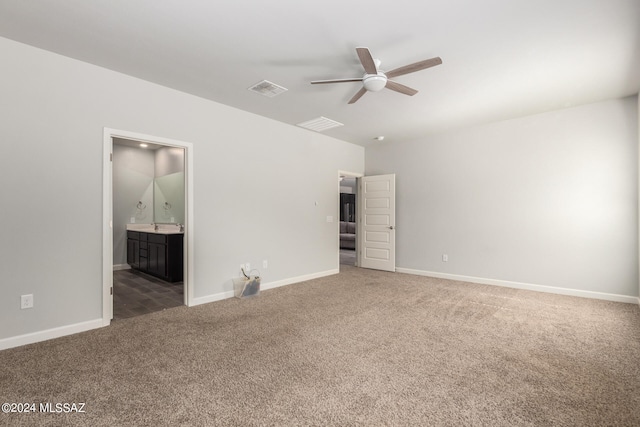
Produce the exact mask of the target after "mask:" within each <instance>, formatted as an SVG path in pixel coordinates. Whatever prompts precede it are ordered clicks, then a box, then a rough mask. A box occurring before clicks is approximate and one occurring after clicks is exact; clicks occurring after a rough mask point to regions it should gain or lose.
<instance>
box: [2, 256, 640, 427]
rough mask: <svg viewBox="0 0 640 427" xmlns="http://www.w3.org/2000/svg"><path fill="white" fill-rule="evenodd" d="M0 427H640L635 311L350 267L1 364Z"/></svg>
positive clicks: (119, 326)
mask: <svg viewBox="0 0 640 427" xmlns="http://www.w3.org/2000/svg"><path fill="white" fill-rule="evenodd" d="M0 396H1V398H0V400H1V401H2V402H22V403H26V402H35V403H36V404H38V405H39V403H41V402H50V403H53V404H55V403H81V402H82V403H86V406H85V408H84V410H85V411H86V412H85V413H79V414H78V413H71V414H53V413H30V414H1V413H0V425H11V426H18V425H39V426H40V425H52V426H54V425H55V426H57V425H91V426H121V425H127V426H142V425H151V426H156V425H172V426H173V425H189V426H191V425H201V426H216V425H233V426H236V425H237V426H272V425H277V426H301V425H302V426H305V425H309V426H311V425H313V426H353V425H362V426H380V425H392V426H407V425H414V426H441V425H442V426H444V425H446V426H461V425H469V426H604V425H606V426H615V425H619V426H637V425H640V309H639V308H638V306H636V305H631V304H622V303H613V302H606V301H598V300H589V299H582V298H575V297H567V296H559V295H551V294H542V293H535V292H529V291H521V290H515V289H508V288H500V287H492V286H485V285H477V284H468V283H461V282H453V281H446V280H440V279H430V278H425V277H418V276H410V275H405V274H399V273H395V274H393V273H384V272H375V271H370V270H364V269H358V268H355V267H348V266H343V267H342V268H341V273H340V274H338V275H335V276H331V277H326V278H321V279H316V280H311V281H308V282H304V283H300V284H295V285H290V286H286V287H282V288H278V289H273V290H269V291H265V292H262V293H261V295H260V296H259V297H256V298H251V299H245V300H239V299H230V300H225V301H220V302H216V303H211V304H206V305H201V306H197V307H192V308H187V307H184V306H183V307H177V308H173V309H169V310H165V311H162V312H157V313H152V314H149V315H146V316H140V317H134V318H130V319H124V320H122V321H118V322H115V323H114V324H112V325H111V326H109V327H107V328H102V329H98V330H93V331H89V332H85V333H82V334H77V335H73V336H69V337H64V338H60V339H56V340H52V341H48V342H44V343H38V344H33V345H28V346H24V347H20V348H15V349H10V350H5V351H2V352H0Z"/></svg>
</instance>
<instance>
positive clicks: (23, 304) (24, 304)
mask: <svg viewBox="0 0 640 427" xmlns="http://www.w3.org/2000/svg"><path fill="white" fill-rule="evenodd" d="M20 308H21V309H22V310H24V309H25V308H33V294H29V295H22V296H21V297H20Z"/></svg>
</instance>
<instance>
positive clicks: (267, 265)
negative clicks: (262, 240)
mask: <svg viewBox="0 0 640 427" xmlns="http://www.w3.org/2000/svg"><path fill="white" fill-rule="evenodd" d="M262 268H269V261H267V260H266V259H265V260H262Z"/></svg>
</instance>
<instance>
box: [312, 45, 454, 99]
mask: <svg viewBox="0 0 640 427" xmlns="http://www.w3.org/2000/svg"><path fill="white" fill-rule="evenodd" d="M356 52H357V53H358V58H360V63H362V67H363V68H364V71H365V74H364V76H362V77H361V78H353V79H331V80H314V81H312V82H311V84H312V85H316V84H325V83H346V82H362V86H363V87H362V88H361V89H360V90H359V91H358V92H357V93H356V94H355V95H354V96H353V98H351V99H350V100H349V104H353V103H354V102H356V101H357V100H358V99H360V98H361V97H362V95H364V94H365V93H367V91H370V92H378V91H380V90H382V89H383V88H385V87H386V88H387V89H391V90H394V91H396V92H400V93H403V94H405V95H409V96H413V95H415V94H416V93H418V91H417V90H415V89H412V88H410V87H408V86H405V85H403V84H400V83H398V82H394V81H393V80H389V79H390V78H393V77H398V76H402V75H405V74H409V73H415V72H416V71H420V70H424V69H425V68H430V67H433V66H436V65H440V64H442V59H440V57H435V58H431V59H425V60H424V61H419V62H414V63H413V64H409V65H405V66H404V67H400V68H396V69H393V70H391V71H387V72H384V71H380V69H379V68H378V67H379V66H380V61H379V60H377V59H376V60H374V59H373V57H372V56H371V52H369V49H368V48H366V47H357V48H356Z"/></svg>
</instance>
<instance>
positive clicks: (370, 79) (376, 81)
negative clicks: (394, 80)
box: [362, 71, 387, 92]
mask: <svg viewBox="0 0 640 427" xmlns="http://www.w3.org/2000/svg"><path fill="white" fill-rule="evenodd" d="M362 83H363V84H364V88H365V89H366V90H368V91H370V92H378V91H380V90H382V89H383V88H384V87H385V86H386V85H387V76H386V75H385V74H384V73H383V72H382V71H378V74H365V75H364V77H363V78H362Z"/></svg>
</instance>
